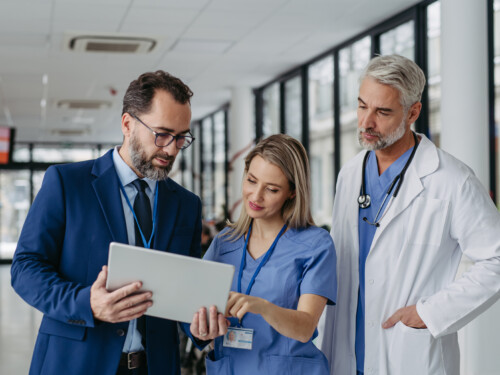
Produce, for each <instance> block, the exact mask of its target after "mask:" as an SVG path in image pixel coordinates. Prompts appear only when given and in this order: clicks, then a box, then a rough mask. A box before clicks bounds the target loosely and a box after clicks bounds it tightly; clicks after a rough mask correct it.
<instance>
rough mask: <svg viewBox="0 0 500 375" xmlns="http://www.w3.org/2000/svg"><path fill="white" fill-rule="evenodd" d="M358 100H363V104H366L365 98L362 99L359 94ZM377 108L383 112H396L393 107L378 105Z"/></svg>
mask: <svg viewBox="0 0 500 375" xmlns="http://www.w3.org/2000/svg"><path fill="white" fill-rule="evenodd" d="M358 102H361V103H362V104H364V105H366V103H365V102H364V100H363V99H361V98H360V97H359V96H358ZM376 110H377V111H382V112H394V110H393V109H392V108H385V107H377V108H376Z"/></svg>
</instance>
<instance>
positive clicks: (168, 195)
mask: <svg viewBox="0 0 500 375" xmlns="http://www.w3.org/2000/svg"><path fill="white" fill-rule="evenodd" d="M158 189H159V190H158V208H157V210H156V211H157V212H156V228H155V234H154V240H153V248H154V249H157V250H165V251H168V246H169V244H170V240H171V239H172V235H173V234H174V233H173V232H174V228H175V221H176V219H177V214H178V211H179V199H178V195H177V192H176V189H175V186H174V185H173V184H172V183H171V182H170V180H166V181H161V182H160V183H159V184H158Z"/></svg>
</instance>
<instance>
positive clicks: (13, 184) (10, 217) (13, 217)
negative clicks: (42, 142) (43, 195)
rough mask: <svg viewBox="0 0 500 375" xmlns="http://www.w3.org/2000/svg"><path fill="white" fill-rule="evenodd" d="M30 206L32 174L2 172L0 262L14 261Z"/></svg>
mask: <svg viewBox="0 0 500 375" xmlns="http://www.w3.org/2000/svg"><path fill="white" fill-rule="evenodd" d="M30 204H31V183H30V172H29V171H28V170H19V171H8V170H2V171H0V260H2V259H3V260H5V259H12V256H13V255H14V251H15V249H16V244H17V240H18V239H19V235H20V234H21V229H22V227H23V224H24V220H25V219H26V215H27V214H28V210H29V208H30Z"/></svg>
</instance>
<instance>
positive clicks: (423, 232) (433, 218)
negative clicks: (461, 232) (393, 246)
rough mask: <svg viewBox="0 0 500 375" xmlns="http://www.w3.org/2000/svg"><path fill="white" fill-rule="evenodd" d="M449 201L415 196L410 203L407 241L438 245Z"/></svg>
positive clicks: (445, 222) (445, 221)
mask: <svg viewBox="0 0 500 375" xmlns="http://www.w3.org/2000/svg"><path fill="white" fill-rule="evenodd" d="M448 208H449V202H448V201H444V200H440V199H430V198H423V197H417V198H415V201H414V202H413V203H412V208H411V216H410V222H409V225H408V226H406V228H407V229H410V228H411V230H407V232H406V233H407V235H408V236H409V237H408V239H409V243H410V244H414V245H434V246H439V245H440V244H441V240H442V237H443V233H447V232H446V231H445V230H444V228H445V227H446V225H447V220H446V219H447V217H448Z"/></svg>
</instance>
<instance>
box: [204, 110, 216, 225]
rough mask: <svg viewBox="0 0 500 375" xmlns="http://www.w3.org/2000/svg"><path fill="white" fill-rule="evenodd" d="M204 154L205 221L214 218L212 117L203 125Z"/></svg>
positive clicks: (205, 120) (206, 119)
mask: <svg viewBox="0 0 500 375" xmlns="http://www.w3.org/2000/svg"><path fill="white" fill-rule="evenodd" d="M201 138H202V142H203V145H202V149H203V151H202V153H203V159H202V160H203V174H202V177H201V178H202V181H203V191H202V193H201V196H202V204H203V216H204V218H205V220H212V219H213V218H214V215H215V213H214V199H213V198H214V178H213V177H214V171H213V160H214V159H213V157H214V153H213V123H212V117H207V118H205V119H204V120H203V121H202V123H201Z"/></svg>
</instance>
